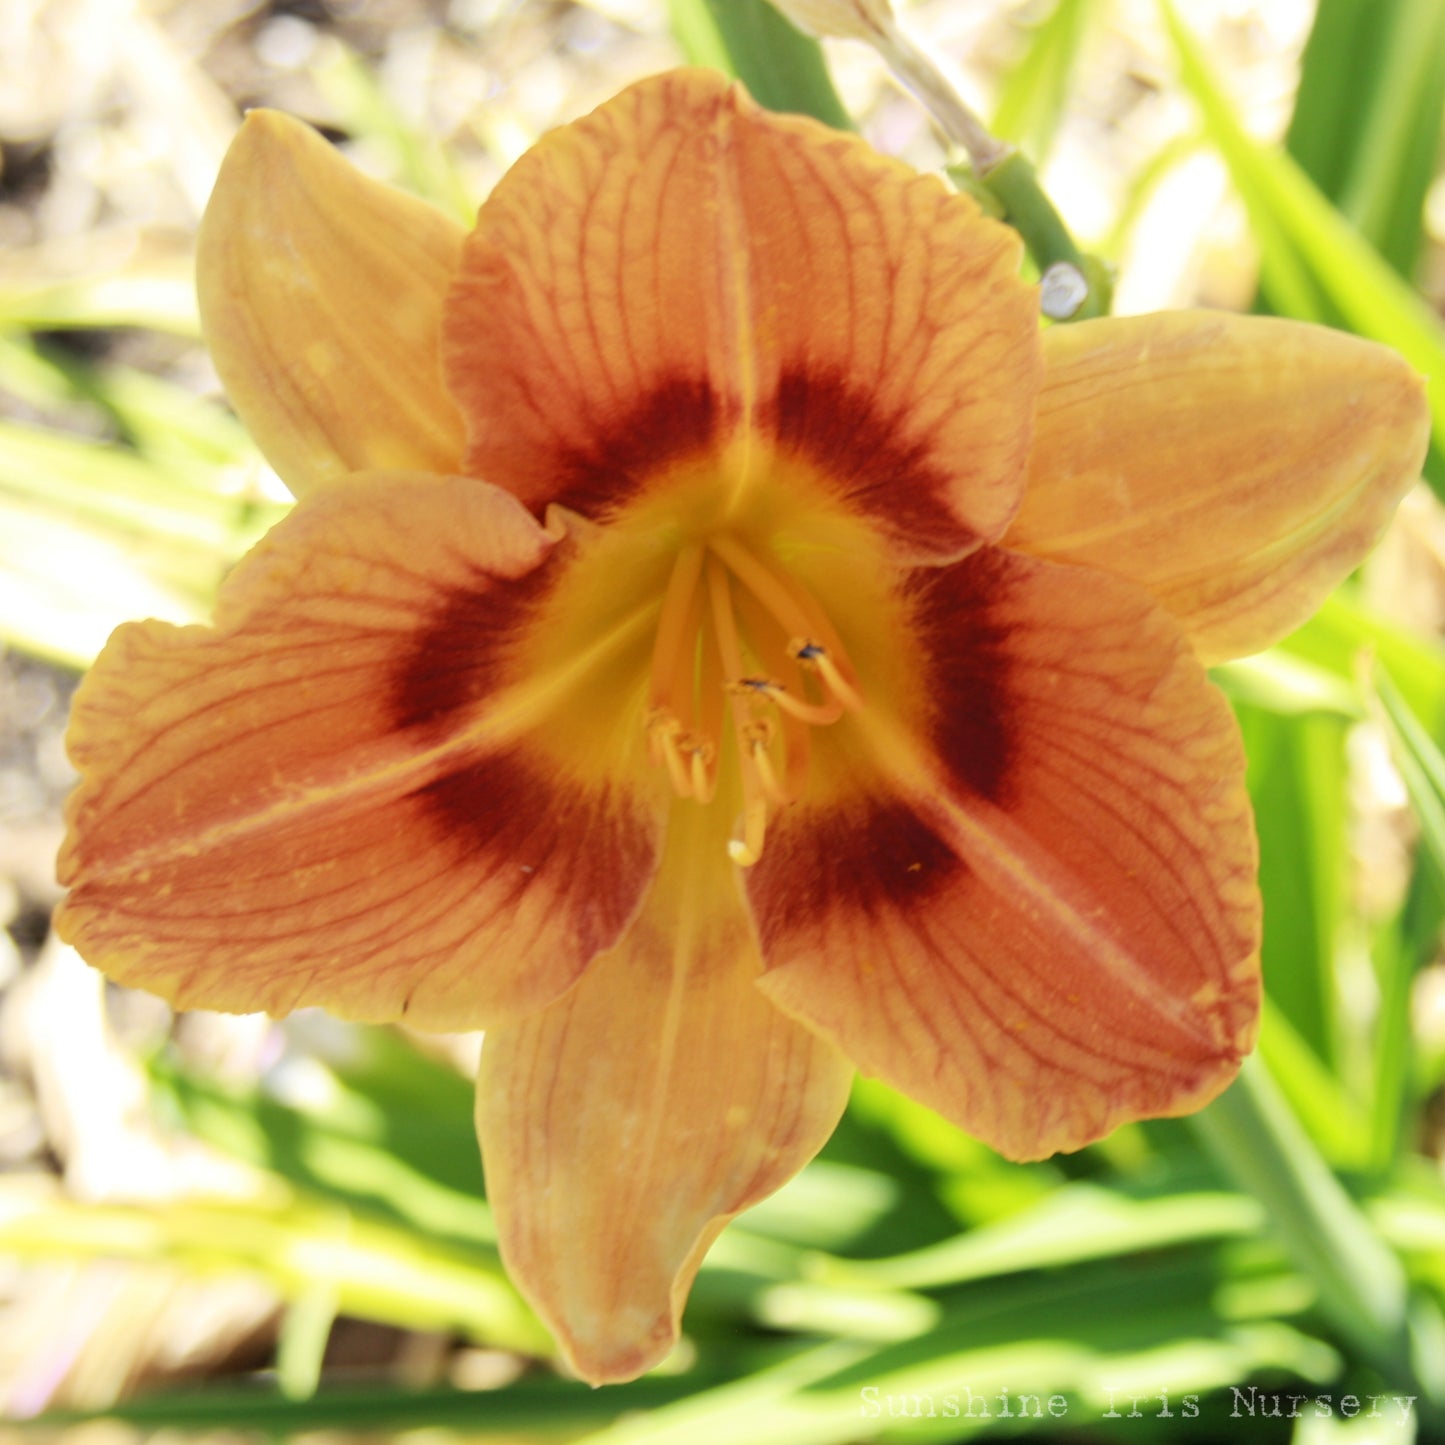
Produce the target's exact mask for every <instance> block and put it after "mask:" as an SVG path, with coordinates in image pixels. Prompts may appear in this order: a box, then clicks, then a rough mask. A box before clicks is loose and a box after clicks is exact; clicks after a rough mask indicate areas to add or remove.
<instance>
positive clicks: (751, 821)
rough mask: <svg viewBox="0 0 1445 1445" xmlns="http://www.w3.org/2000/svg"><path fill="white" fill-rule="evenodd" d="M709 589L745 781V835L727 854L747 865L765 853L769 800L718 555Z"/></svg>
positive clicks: (709, 575) (710, 566)
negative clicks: (751, 741)
mask: <svg viewBox="0 0 1445 1445" xmlns="http://www.w3.org/2000/svg"><path fill="white" fill-rule="evenodd" d="M707 590H708V602H709V603H710V604H711V608H712V620H713V626H714V630H715V631H716V634H717V645H718V653H719V655H720V656H721V658H722V665H723V676H724V677H725V678H726V679H727V683H728V695H729V699H730V701H731V703H732V714H733V732H734V734H735V735H736V737H737V740H738V771H739V772H740V773H741V774H742V784H743V836H742V837H741V838H734V839H731V840H730V841H729V843H728V856H729V857H730V858H731V859H732V860H733V862H734V863H736V864H737V865H738V866H739V867H740V868H747V867H750V866H751V865H752V864H754V863H756V862H757V861H758V859H759V858H761V857H762V856H763V838H764V836H765V834H766V832H767V826H768V799H767V793H766V792H765V790H764V787H763V780H762V777H761V776H760V774H759V772H758V763H757V758H756V757H755V756H754V754H753V750H752V748H750V747H749V746H748V745H747V742H746V739H747V736H748V730H749V728H750V726H751V724H752V721H753V718H752V715H751V713H750V712H749V711H748V701H747V697H746V693H747V692H748V691H749V688H748V687H747V684H746V682H745V679H744V674H743V650H742V644H741V642H740V641H739V639H738V626H737V620H736V619H735V618H734V617H733V607H732V588H731V586H730V584H729V582H728V574H727V569H726V568H725V567H724V566H723V565H722V563H721V562H720V561H718V559H717V558H716V557H710V558H708V563H707Z"/></svg>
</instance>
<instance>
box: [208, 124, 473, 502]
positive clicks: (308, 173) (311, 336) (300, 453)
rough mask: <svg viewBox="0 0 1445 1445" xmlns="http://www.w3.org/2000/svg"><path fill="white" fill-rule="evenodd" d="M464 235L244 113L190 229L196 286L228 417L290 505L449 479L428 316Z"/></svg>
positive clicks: (454, 460)
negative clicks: (361, 482)
mask: <svg viewBox="0 0 1445 1445" xmlns="http://www.w3.org/2000/svg"><path fill="white" fill-rule="evenodd" d="M465 236H466V231H465V228H464V227H462V226H461V225H459V224H458V223H457V222H455V221H453V220H452V219H451V218H450V217H449V216H447V215H445V214H444V213H443V212H441V211H439V210H437V209H436V208H435V207H433V206H429V205H427V204H425V203H424V202H422V201H419V200H416V199H415V198H413V197H411V196H407V195H404V194H403V193H402V192H400V191H396V190H393V189H392V188H391V187H390V186H384V185H381V184H379V183H378V182H376V181H373V180H370V179H368V178H367V177H366V176H363V175H362V174H361V172H360V171H358V170H356V169H355V168H354V167H352V166H351V165H349V164H348V163H347V162H346V161H345V160H343V159H342V157H341V156H340V154H339V153H338V152H337V151H336V149H335V147H333V146H331V145H328V144H327V143H326V141H324V140H323V139H322V138H321V137H320V136H319V135H317V133H316V132H315V131H314V130H312V129H311V128H310V126H307V125H303V124H302V123H301V122H300V121H296V120H292V119H290V118H289V117H287V116H284V115H280V114H278V113H277V112H275V111H267V110H253V111H252V112H251V113H250V114H249V115H248V116H247V117H246V120H245V123H244V124H243V125H242V127H241V131H240V134H239V135H237V137H236V139H235V141H234V142H233V143H232V145H231V149H230V150H229V151H228V152H227V154H226V160H225V164H224V165H223V166H222V167H221V174H220V176H219V178H218V179H217V181H216V189H215V191H214V192H213V193H212V195H211V200H210V204H209V205H208V206H207V208H206V214H205V218H204V219H203V221H202V222H201V230H200V236H199V239H198V242H197V252H196V286H197V290H198V292H199V296H200V303H201V320H202V323H203V324H204V327H205V333H206V343H207V345H208V346H209V347H210V350H211V356H212V358H213V359H214V361H215V363H216V370H217V372H219V373H220V377H221V381H222V382H223V383H224V385H225V387H226V391H227V393H228V395H229V396H230V398H231V402H232V404H233V405H234V406H235V408H236V411H237V412H238V413H239V415H240V417H241V420H242V421H243V422H245V424H246V427H247V429H248V430H249V431H250V432H251V435H252V436H253V437H254V438H255V439H256V444H257V445H258V446H259V447H260V448H261V451H262V452H263V454H264V455H265V457H266V460H267V461H268V462H270V463H271V465H272V466H273V467H275V469H276V471H277V472H278V473H279V475H280V476H281V479H282V480H283V481H284V482H285V483H286V485H287V486H288V487H290V488H291V490H292V491H293V492H294V493H295V494H296V495H298V496H300V495H301V494H302V493H303V492H305V491H306V490H307V489H308V488H310V487H312V486H314V485H315V484H316V483H317V482H319V481H322V480H324V479H326V478H328V477H336V476H341V475H343V474H345V473H346V472H352V471H365V470H368V469H376V470H387V469H394V470H398V471H406V470H417V471H438V472H451V471H457V470H459V463H460V460H461V455H462V422H461V417H460V415H459V414H458V412H457V410H456V407H455V405H454V404H453V402H452V400H451V398H450V397H449V396H448V394H447V392H446V389H445V387H444V386H443V384H442V374H441V361H440V343H441V324H442V303H443V301H444V299H445V296H446V291H447V286H448V285H449V284H450V282H451V279H452V277H453V275H454V274H455V272H456V269H457V265H458V263H459V261H460V258H461V251H462V241H463V239H464V238H465Z"/></svg>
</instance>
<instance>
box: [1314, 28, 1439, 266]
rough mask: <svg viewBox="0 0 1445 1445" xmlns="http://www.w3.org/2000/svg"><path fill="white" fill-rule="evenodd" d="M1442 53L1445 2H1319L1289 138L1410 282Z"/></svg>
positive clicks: (1432, 158) (1429, 170) (1435, 135)
mask: <svg viewBox="0 0 1445 1445" xmlns="http://www.w3.org/2000/svg"><path fill="white" fill-rule="evenodd" d="M1442 54H1445V3H1442V0H1320V4H1319V8H1318V10H1317V11H1316V14H1315V22H1314V26H1313V27H1312V29H1311V31H1310V38H1309V42H1308V44H1307V45H1306V46H1305V54H1304V62H1303V65H1302V67H1301V72H1300V85H1299V93H1298V96H1297V98H1296V101H1295V110H1294V117H1293V119H1292V121H1291V123H1290V129H1289V136H1288V141H1287V144H1288V148H1289V151H1290V154H1291V155H1293V156H1294V157H1295V159H1296V160H1298V161H1299V163H1300V165H1301V167H1302V168H1303V170H1304V171H1305V173H1306V175H1308V176H1309V177H1310V179H1311V180H1313V181H1314V182H1315V184H1316V185H1318V186H1319V188H1320V190H1321V191H1322V192H1323V193H1324V194H1325V195H1326V196H1328V197H1329V199H1330V200H1332V201H1333V202H1335V204H1336V205H1337V206H1339V208H1340V210H1341V212H1342V213H1343V214H1344V215H1345V216H1346V217H1347V218H1348V219H1349V220H1350V221H1351V222H1353V223H1354V225H1355V226H1356V227H1357V228H1358V230H1359V231H1360V234H1361V235H1363V236H1364V237H1365V238H1366V239H1367V240H1369V241H1370V242H1371V243H1372V244H1373V245H1374V246H1375V247H1376V249H1377V250H1379V252H1380V253H1381V255H1382V256H1383V257H1384V259H1385V260H1386V261H1387V262H1388V263H1389V264H1390V265H1391V266H1392V267H1393V268H1394V269H1395V270H1396V271H1397V272H1399V273H1400V274H1401V275H1402V276H1405V277H1406V278H1408V277H1409V276H1410V274H1411V272H1412V270H1413V269H1414V265H1415V260H1416V257H1417V256H1418V254H1419V250H1420V242H1421V238H1422V230H1423V228H1422V211H1423V209H1424V203H1425V196H1426V192H1427V191H1428V190H1429V187H1430V182H1431V180H1432V179H1433V177H1434V174H1435V166H1436V159H1437V153H1438V150H1439V142H1440V126H1441V117H1442V113H1445V65H1441V63H1440V57H1441V55H1442ZM1346 98H1348V103H1342V102H1343V101H1344V100H1345V99H1346Z"/></svg>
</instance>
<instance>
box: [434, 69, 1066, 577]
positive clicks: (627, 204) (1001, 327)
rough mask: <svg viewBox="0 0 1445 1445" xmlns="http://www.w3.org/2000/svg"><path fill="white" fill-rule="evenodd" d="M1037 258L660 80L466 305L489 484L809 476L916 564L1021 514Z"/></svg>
mask: <svg viewBox="0 0 1445 1445" xmlns="http://www.w3.org/2000/svg"><path fill="white" fill-rule="evenodd" d="M1018 260H1019V243H1018V239H1017V237H1016V236H1015V235H1014V233H1012V232H1011V231H1009V230H1007V229H1006V228H1004V227H1002V226H999V225H997V224H996V223H994V222H993V221H991V220H988V219H986V218H984V217H982V216H981V215H980V214H979V212H978V208H977V207H976V206H975V205H974V203H973V202H972V201H971V200H969V199H967V198H966V197H963V196H960V195H957V194H954V193H952V192H950V191H949V190H947V189H946V188H945V187H944V186H943V185H942V184H941V183H940V182H939V181H938V180H937V179H936V178H934V177H927V176H919V175H918V174H917V173H915V172H913V171H911V170H909V169H908V168H907V167H905V166H903V165H901V164H899V163H898V162H896V161H892V160H888V159H885V158H884V157H881V156H879V155H878V154H876V153H875V152H874V151H873V150H871V149H870V148H869V147H868V146H867V145H866V144H865V143H864V142H863V141H861V140H860V139H858V138H857V137H855V136H848V135H843V134H839V133H837V132H834V131H830V130H828V129H827V128H826V127H824V126H821V125H818V124H817V123H816V122H812V121H808V120H805V119H801V118H798V117H785V116H778V115H773V114H770V113H768V112H765V111H763V110H761V109H759V108H758V107H757V106H755V105H754V104H753V103H752V102H751V101H750V100H749V99H748V98H747V96H746V95H745V94H744V93H743V92H742V91H741V90H740V89H739V88H737V87H729V86H728V85H727V83H726V82H725V81H724V80H723V79H722V78H721V77H719V76H717V75H715V74H713V73H711V72H707V71H679V72H674V73H672V74H669V75H665V76H660V77H657V78H655V79H653V80H649V81H645V82H643V83H642V84H640V85H637V86H634V87H633V88H631V89H630V90H628V91H625V92H624V93H623V94H622V95H620V96H618V97H617V98H616V99H615V100H613V101H610V102H609V103H608V104H607V105H605V106H603V107H602V108H601V109H600V110H598V111H596V112H595V113H594V114H592V115H590V116H588V117H587V118H585V119H584V120H581V121H578V122H576V123H575V124H573V125H569V126H565V127H563V128H561V129H560V130H557V131H554V132H553V133H552V134H551V135H549V136H547V137H545V138H544V139H543V140H542V141H541V142H540V143H539V144H538V145H537V146H536V147H534V148H533V149H532V150H531V151H530V152H528V154H527V155H526V156H524V157H523V158H522V159H521V160H520V161H519V162H518V163H517V164H516V165H515V166H514V167H513V168H512V170H511V171H510V172H509V173H508V174H507V176H506V177H505V178H504V179H503V180H502V181H501V182H500V183H499V185H498V186H497V188H496V190H495V191H494V192H493V194H492V196H491V197H490V198H489V199H488V201H487V203H486V205H485V206H483V208H482V211H481V214H480V216H479V217H478V222H477V228H476V230H475V231H474V232H473V233H472V235H471V237H470V238H469V239H468V241H467V246H466V251H465V254H464V257H463V261H462V267H461V272H460V275H459V279H458V282H457V285H456V287H455V288H454V290H453V293H452V297H451V301H450V304H449V307H448V312H447V330H446V343H445V354H446V363H447V376H448V381H449V383H450V385H451V387H452V390H453V392H454V394H455V395H456V397H457V399H458V401H459V403H460V404H461V407H462V410H463V411H464V413H465V414H466V417H467V423H468V428H469V430H468V452H467V470H469V471H473V472H475V473H476V474H477V475H478V476H484V477H486V478H488V480H490V481H493V482H496V483H497V484H498V485H501V486H505V487H508V488H510V489H511V490H512V491H514V492H515V493H516V494H517V495H518V496H519V497H521V498H522V499H523V500H524V501H526V502H527V503H528V504H529V505H530V506H533V507H534V508H535V507H538V506H540V505H541V504H542V503H545V502H548V501H556V502H561V503H564V504H565V505H567V506H569V507H572V508H574V509H576V510H579V511H582V512H585V513H586V514H587V515H589V516H593V517H599V516H601V515H602V514H604V513H608V512H610V511H613V510H615V509H616V508H617V507H619V506H621V505H623V504H624V503H627V502H629V501H632V500H634V499H636V498H637V497H638V496H639V494H642V493H645V492H648V491H652V490H656V489H658V488H661V487H665V486H666V485H667V481H668V478H669V476H670V475H671V474H672V468H673V467H674V465H675V464H679V463H685V462H687V461H689V460H692V459H694V458H696V457H698V456H706V457H719V458H723V461H722V462H721V464H720V465H721V467H722V470H723V471H724V472H725V473H727V478H726V481H727V490H728V493H729V496H730V499H731V501H730V505H731V506H732V508H733V511H734V513H736V511H737V503H739V502H740V501H742V500H745V498H746V495H747V493H748V492H749V490H750V489H758V488H762V487H765V486H766V485H767V484H768V481H769V478H770V473H771V465H772V461H773V460H775V459H777V458H779V457H781V459H782V461H783V462H784V464H785V465H786V464H795V463H797V464H801V465H803V466H804V467H805V468H807V469H809V470H811V471H812V472H814V473H815V474H816V477H817V479H818V481H819V483H820V484H821V485H823V486H825V487H826V488H828V489H829V490H830V491H831V492H832V494H833V496H834V498H835V500H837V501H839V502H841V503H843V504H844V505H845V506H846V507H847V508H848V509H849V510H850V511H853V512H855V513H859V514H862V515H866V516H867V517H868V518H869V519H870V520H871V521H872V523H873V524H874V525H875V527H876V528H877V529H878V530H879V531H880V532H881V533H882V534H883V535H884V536H885V537H887V538H888V539H889V540H890V542H891V544H892V547H893V550H894V553H895V556H896V557H897V558H899V559H912V560H937V559H940V558H946V557H956V556H959V555H961V554H962V553H963V552H965V551H967V550H968V549H969V548H971V547H972V546H974V545H977V543H978V541H979V540H980V539H981V538H988V537H993V536H996V535H997V534H998V533H999V532H1000V531H1001V530H1002V528H1003V527H1004V525H1005V524H1006V523H1007V521H1008V520H1009V518H1010V517H1011V516H1012V514H1013V512H1014V511H1015V509H1016V508H1017V506H1018V500H1019V487H1020V480H1021V472H1022V467H1023V464H1024V460H1025V455H1026V451H1027V446H1028V438H1029V429H1030V421H1031V416H1032V410H1033V400H1034V393H1035V390H1036V387H1037V385H1038V380H1039V374H1040V360H1039V340H1038V330H1037V301H1036V295H1035V291H1034V289H1033V288H1032V287H1029V286H1026V285H1025V284H1024V283H1023V282H1022V281H1021V280H1020V279H1019V277H1018V274H1017V272H1018Z"/></svg>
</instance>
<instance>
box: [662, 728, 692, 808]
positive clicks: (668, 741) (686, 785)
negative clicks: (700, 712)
mask: <svg viewBox="0 0 1445 1445" xmlns="http://www.w3.org/2000/svg"><path fill="white" fill-rule="evenodd" d="M652 736H653V737H654V738H655V739H656V741H657V745H658V749H659V751H660V752H661V753H662V760H663V762H665V763H666V764H667V775H668V777H669V779H671V781H672V788H673V791H674V792H675V793H676V794H677V796H678V797H679V798H689V797H691V796H692V795H693V786H692V778H691V775H690V774H689V772H688V770H687V768H685V767H684V766H683V761H682V747H681V742H682V724H681V723H680V722H679V721H678V720H677V719H676V718H675V717H662V718H659V719H658V721H657V723H656V724H655V725H654V727H653V730H652Z"/></svg>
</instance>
